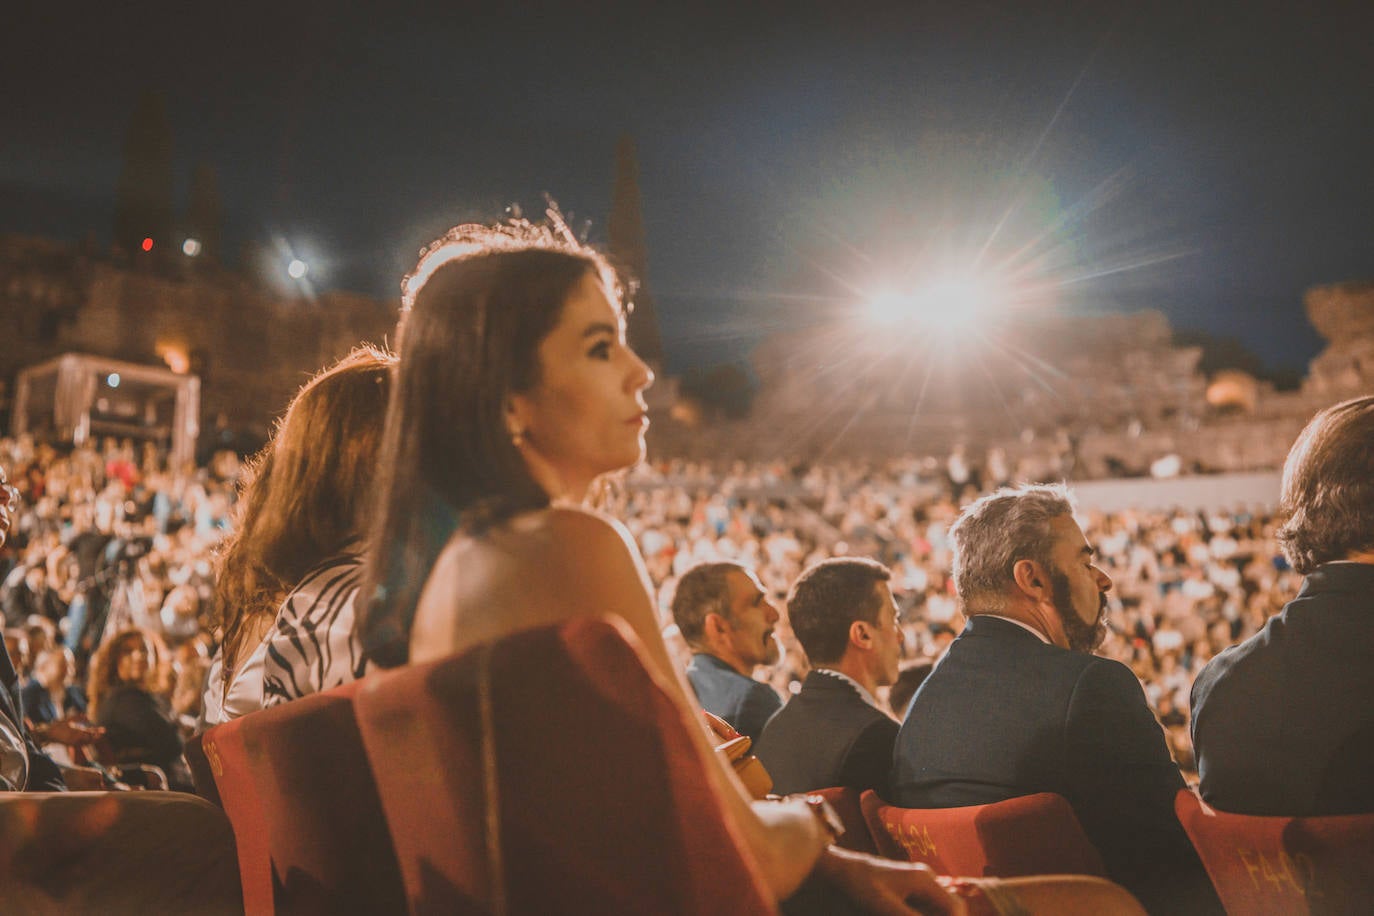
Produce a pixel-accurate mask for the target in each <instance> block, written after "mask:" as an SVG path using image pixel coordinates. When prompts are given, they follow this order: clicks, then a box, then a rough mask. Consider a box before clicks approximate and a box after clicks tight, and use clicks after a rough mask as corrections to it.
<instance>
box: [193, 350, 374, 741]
mask: <svg viewBox="0 0 1374 916" xmlns="http://www.w3.org/2000/svg"><path fill="white" fill-rule="evenodd" d="M394 364H395V357H393V356H392V355H391V354H389V353H385V352H383V351H380V350H375V349H372V348H369V347H361V348H359V349H357V350H354V351H353V352H352V353H350V354H349V355H348V356H346V357H344V358H343V359H342V360H340V361H339V362H338V363H336V364H335V365H334V366H332V367H330V368H329V369H326V370H325V371H323V372H321V373H320V374H319V375H317V376H315V377H314V378H313V379H311V380H310V381H309V382H307V383H306V384H305V386H304V387H303V388H301V390H300V392H299V393H298V394H297V395H296V397H295V398H294V399H293V400H292V402H291V406H290V407H288V408H287V411H286V416H285V417H283V418H282V421H281V423H280V425H278V427H277V431H276V434H275V435H274V436H273V438H272V441H271V442H269V443H268V444H267V446H266V447H265V448H264V449H263V450H262V451H261V452H260V453H259V454H258V455H257V456H256V457H255V458H254V459H253V460H252V462H251V463H250V464H249V466H248V468H247V470H246V472H245V474H244V478H243V479H244V481H245V483H244V484H243V488H242V492H241V494H240V496H239V503H238V505H239V515H238V519H237V522H236V524H235V526H234V531H233V533H232V534H230V535H229V537H228V538H226V540H225V544H224V547H223V548H222V550H221V553H220V558H221V559H220V567H219V576H218V578H217V580H216V584H215V590H216V603H217V604H218V606H219V608H220V613H221V615H222V617H223V627H224V643H223V645H222V646H221V647H220V651H219V653H218V654H217V655H216V656H215V658H214V660H213V661H212V662H211V666H210V671H209V672H208V673H207V675H206V677H205V698H204V712H203V715H204V723H205V725H206V726H207V727H208V726H211V725H217V724H219V723H220V722H225V721H228V720H229V719H233V718H237V717H238V716H242V715H246V714H247V713H250V712H253V711H254V710H257V709H261V708H262V707H264V706H273V705H276V704H278V703H284V702H287V701H288V700H294V699H297V698H299V697H302V696H305V695H306V694H310V693H316V692H318V691H321V690H328V689H329V688H331V687H337V686H339V685H340V684H343V683H345V682H347V681H353V680H357V679H358V678H360V677H362V675H363V673H364V672H365V671H366V662H365V661H364V659H363V653H362V648H361V646H360V644H359V643H358V640H357V637H356V635H355V634H354V626H353V599H354V596H355V595H356V594H357V592H358V576H359V572H360V570H361V568H362V557H361V556H360V554H359V552H358V536H359V533H360V532H361V530H362V528H363V524H364V520H365V518H366V508H367V505H368V501H369V499H370V498H371V496H372V474H373V471H374V470H375V468H376V464H377V444H378V442H380V440H381V435H382V423H383V421H384V419H385V417H386V399H387V392H388V391H389V390H390V378H391V369H392V366H393V365H394ZM322 455H327V456H329V460H321V456H322Z"/></svg>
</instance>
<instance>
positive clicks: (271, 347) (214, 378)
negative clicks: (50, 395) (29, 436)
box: [0, 237, 397, 440]
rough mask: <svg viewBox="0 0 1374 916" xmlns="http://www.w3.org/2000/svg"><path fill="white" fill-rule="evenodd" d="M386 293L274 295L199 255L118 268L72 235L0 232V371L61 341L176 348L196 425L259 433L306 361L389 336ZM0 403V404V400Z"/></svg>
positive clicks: (122, 349)
mask: <svg viewBox="0 0 1374 916" xmlns="http://www.w3.org/2000/svg"><path fill="white" fill-rule="evenodd" d="M396 309H397V305H396V304H395V303H382V302H378V301H376V300H373V299H370V298H367V297H364V296H358V295H354V294H350V293H335V292H331V293H325V294H322V295H319V296H317V297H313V298H310V297H306V296H300V295H296V296H290V295H283V294H281V293H280V292H277V291H275V290H273V289H272V288H270V287H269V286H266V285H264V284H262V283H257V282H254V281H253V280H251V279H250V278H248V277H245V276H244V275H241V274H237V273H231V272H228V271H223V270H218V269H215V268H213V267H207V268H205V269H203V270H197V271H194V272H191V271H186V270H173V269H158V268H157V266H156V265H154V266H151V267H149V268H147V269H139V268H136V267H135V268H129V267H123V266H118V265H115V264H113V263H110V262H109V261H108V260H100V259H98V258H95V257H93V256H91V255H89V254H87V253H83V252H82V251H81V250H80V249H78V248H77V247H75V246H66V245H62V244H60V243H52V242H44V241H42V240H34V239H27V238H16V237H5V238H0V340H5V341H25V344H24V346H23V347H18V346H6V347H3V348H0V380H3V382H5V383H7V389H6V394H5V397H4V398H3V400H4V401H5V403H4V405H3V406H4V407H5V408H8V407H9V406H10V405H9V404H8V399H9V397H10V396H12V392H10V390H9V389H8V383H11V382H12V380H13V378H14V377H15V375H16V373H17V372H18V371H19V370H20V369H22V368H25V367H27V366H31V365H35V364H37V363H40V362H43V361H44V360H47V359H50V358H52V357H54V356H57V355H59V354H61V353H66V352H72V351H75V352H81V353H90V354H94V355H97V356H107V357H112V358H115V359H123V360H127V361H130V362H135V363H144V364H151V365H163V364H164V359H163V353H164V352H165V351H166V350H167V349H168V348H173V349H176V350H180V351H181V352H183V353H185V354H186V355H187V356H188V357H189V359H190V363H191V367H190V368H191V371H192V372H194V373H196V374H197V375H199V376H200V377H201V383H202V387H201V430H202V435H203V436H204V435H207V434H210V433H211V432H212V431H213V430H215V429H216V428H217V427H220V428H229V429H233V430H235V431H238V432H240V433H242V434H243V435H244V436H245V437H246V438H247V439H248V440H252V439H254V438H264V437H265V436H266V434H267V433H268V431H269V429H270V424H271V422H272V421H273V419H274V418H275V417H276V416H277V415H278V414H280V412H281V411H282V410H283V409H284V408H285V407H286V404H287V403H288V401H289V400H290V398H291V396H292V395H293V394H294V393H295V391H296V389H297V388H299V387H300V385H301V384H302V383H303V382H304V381H305V380H306V379H307V378H309V376H310V374H311V373H313V372H314V371H315V370H317V369H319V368H321V367H323V366H326V365H328V364H329V363H331V362H333V361H334V360H336V359H338V358H339V357H341V356H342V355H344V354H345V353H347V352H348V350H349V349H351V348H352V347H353V346H355V345H356V344H357V343H359V342H360V341H364V340H366V341H369V342H373V343H378V344H380V343H382V342H383V341H384V340H386V339H389V338H391V337H393V336H394V333H393V331H394V327H395V322H396V314H397V311H396ZM6 412H7V410H6Z"/></svg>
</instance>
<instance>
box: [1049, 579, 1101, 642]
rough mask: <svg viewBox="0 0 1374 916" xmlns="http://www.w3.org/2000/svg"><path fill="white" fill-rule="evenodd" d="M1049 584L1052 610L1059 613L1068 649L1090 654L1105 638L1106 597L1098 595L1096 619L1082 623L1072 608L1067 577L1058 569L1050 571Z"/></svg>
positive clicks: (1071, 597) (1081, 619)
mask: <svg viewBox="0 0 1374 916" xmlns="http://www.w3.org/2000/svg"><path fill="white" fill-rule="evenodd" d="M1050 584H1051V586H1052V587H1053V589H1054V609H1055V610H1056V611H1058V612H1059V619H1060V621H1061V622H1062V623H1063V625H1064V636H1065V637H1066V638H1067V639H1068V640H1069V648H1070V649H1071V650H1073V651H1074V652H1092V651H1093V650H1095V649H1096V648H1097V647H1098V646H1100V645H1102V640H1104V639H1106V637H1107V613H1106V612H1107V596H1106V595H1103V594H1100V593H1099V595H1098V608H1097V618H1096V619H1095V620H1094V621H1093V622H1092V623H1084V622H1083V618H1081V617H1079V616H1078V612H1077V611H1075V610H1074V608H1073V596H1072V595H1071V594H1070V593H1069V577H1068V576H1067V575H1065V574H1064V573H1063V572H1061V571H1060V570H1058V569H1055V570H1052V571H1051V572H1050Z"/></svg>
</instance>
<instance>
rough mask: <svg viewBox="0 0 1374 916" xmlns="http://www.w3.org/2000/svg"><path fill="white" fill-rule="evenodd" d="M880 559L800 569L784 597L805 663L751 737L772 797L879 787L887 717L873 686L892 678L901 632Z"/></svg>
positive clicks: (887, 746) (889, 738) (893, 724)
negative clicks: (794, 686) (800, 676)
mask: <svg viewBox="0 0 1374 916" xmlns="http://www.w3.org/2000/svg"><path fill="white" fill-rule="evenodd" d="M891 577H892V574H891V572H890V571H889V570H888V568H887V567H886V566H884V565H883V564H881V563H877V562H875V561H873V560H865V559H858V558H853V559H851V558H847V557H845V558H837V559H833V560H825V561H824V562H821V563H817V564H816V565H815V566H812V567H811V568H810V569H808V570H807V571H806V572H804V573H802V574H801V577H800V578H799V579H797V581H796V583H795V584H794V585H793V586H792V593H791V594H790V595H789V596H788V598H787V618H788V621H789V622H790V623H791V624H792V632H793V633H794V634H796V637H797V641H798V642H799V643H801V645H802V648H803V649H805V650H806V656H807V658H808V659H809V660H810V661H811V665H812V668H811V671H810V673H809V674H807V676H806V681H805V682H804V683H803V684H802V689H801V692H800V693H798V694H797V695H796V696H794V697H793V698H792V699H791V700H789V701H788V702H787V705H786V706H784V707H783V708H782V711H781V712H779V713H778V714H777V715H775V716H774V717H773V718H772V719H770V720H769V722H768V724H767V725H766V726H764V729H763V734H762V735H760V736H759V740H758V742H757V743H756V744H755V745H754V749H755V752H756V753H757V755H758V758H759V760H761V761H762V762H763V765H764V766H765V767H766V768H767V769H768V772H769V774H770V775H771V776H772V777H773V791H774V792H777V793H778V794H780V795H789V794H791V793H794V792H811V791H814V790H816V789H824V788H827V787H829V786H849V787H851V788H855V789H859V790H861V791H862V790H864V789H877V790H878V791H879V794H884V790H885V788H886V786H887V775H888V770H889V769H890V768H891V766H892V744H893V742H894V741H896V740H897V721H896V720H895V719H893V718H892V717H891V716H890V715H888V713H887V711H886V710H885V709H883V708H882V707H881V706H879V705H878V701H877V700H876V699H875V698H874V694H875V693H876V692H877V690H878V688H879V687H887V686H890V685H891V684H892V682H893V681H895V680H896V679H897V661H898V659H899V658H900V656H901V649H902V631H901V629H900V628H899V627H898V625H897V603H896V601H894V600H893V598H892V588H891V587H890V586H889V585H888V580H889V579H890V578H891Z"/></svg>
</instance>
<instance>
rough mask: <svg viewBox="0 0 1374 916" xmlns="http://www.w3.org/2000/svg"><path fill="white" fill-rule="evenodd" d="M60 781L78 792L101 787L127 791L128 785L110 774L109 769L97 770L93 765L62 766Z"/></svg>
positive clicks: (95, 789) (96, 789)
mask: <svg viewBox="0 0 1374 916" xmlns="http://www.w3.org/2000/svg"><path fill="white" fill-rule="evenodd" d="M62 781H63V782H65V783H66V784H67V788H68V789H74V790H76V791H78V792H83V791H100V790H103V789H113V790H115V791H119V792H127V791H129V787H128V786H127V785H125V784H124V783H122V782H119V781H117V780H115V779H114V777H113V776H110V774H109V771H101V770H97V769H95V768H93V767H63V768H62Z"/></svg>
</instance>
